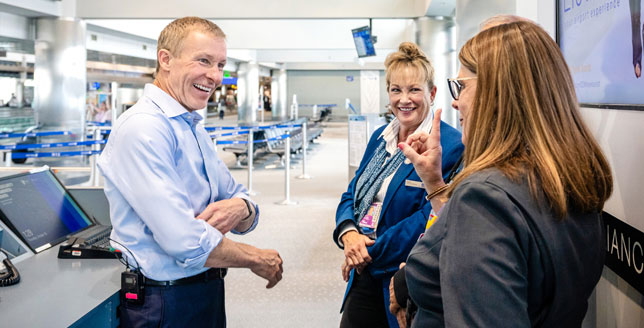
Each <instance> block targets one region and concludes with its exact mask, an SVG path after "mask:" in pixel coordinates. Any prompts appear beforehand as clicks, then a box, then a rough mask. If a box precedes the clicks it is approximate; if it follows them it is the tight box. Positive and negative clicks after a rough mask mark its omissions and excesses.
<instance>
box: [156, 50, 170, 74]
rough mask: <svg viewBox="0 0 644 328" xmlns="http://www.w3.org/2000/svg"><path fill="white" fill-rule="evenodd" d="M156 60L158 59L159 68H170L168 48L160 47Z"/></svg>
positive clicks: (166, 69)
mask: <svg viewBox="0 0 644 328" xmlns="http://www.w3.org/2000/svg"><path fill="white" fill-rule="evenodd" d="M157 60H158V61H159V70H162V71H169V70H170V61H171V60H172V54H171V53H170V51H169V50H168V49H160V50H159V51H158V52H157Z"/></svg>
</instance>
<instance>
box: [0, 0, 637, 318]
mask: <svg viewBox="0 0 644 328" xmlns="http://www.w3.org/2000/svg"><path fill="white" fill-rule="evenodd" d="M497 14H514V15H519V16H523V17H526V18H529V19H531V20H533V21H535V22H537V23H538V24H540V25H541V26H542V27H544V29H545V30H546V31H548V33H549V34H550V35H551V36H552V37H553V38H555V39H557V41H558V42H559V44H560V45H561V47H562V50H563V52H564V55H565V56H566V58H567V60H569V62H568V64H569V66H570V68H571V71H572V73H573V77H574V79H575V83H576V87H577V91H578V95H579V97H580V103H581V104H582V113H583V115H584V118H585V119H586V122H587V123H588V125H589V126H590V128H591V129H592V131H593V133H594V134H595V137H596V138H597V140H598V141H599V143H600V145H601V146H602V148H603V149H604V151H605V153H606V155H607V157H608V159H609V161H610V164H611V166H612V168H613V175H614V183H615V191H614V193H613V195H612V197H611V199H610V200H609V201H608V203H607V204H606V206H605V211H606V212H607V213H608V215H607V216H606V217H608V218H609V220H608V221H607V231H608V235H607V240H606V248H607V250H608V254H607V266H606V267H605V269H604V273H603V275H602V278H601V280H600V282H599V284H598V286H597V287H596V290H595V293H594V294H593V295H592V296H591V298H590V300H589V309H588V313H587V316H586V319H585V321H584V324H583V326H584V327H644V298H643V297H642V273H643V272H644V250H643V248H642V247H643V246H642V245H643V244H644V239H643V238H642V236H643V234H642V231H644V202H642V196H641V194H642V193H641V189H642V187H641V186H642V185H644V172H643V171H642V169H641V167H642V164H641V163H642V161H643V160H644V155H643V154H644V129H642V126H644V111H643V110H642V109H643V108H644V96H642V95H644V78H637V77H636V76H635V74H633V64H632V57H631V56H632V53H631V40H630V37H631V34H630V32H631V31H630V20H629V17H630V15H632V14H633V13H631V11H630V8H629V2H625V1H619V0H609V1H607V0H601V1H600V0H589V1H583V2H581V1H576V0H559V1H555V0H539V1H536V0H535V1H524V0H432V1H415V0H401V1H384V0H351V1H340V0H329V1H324V2H321V1H320V2H309V1H306V2H302V3H301V4H300V5H297V6H293V5H292V2H291V1H286V0H284V1H282V0H278V1H259V0H247V1H238V2H223V1H209V2H207V3H206V2H203V1H196V0H184V1H166V2H163V5H162V6H160V5H159V3H158V2H157V1H152V0H139V1H134V2H133V1H125V0H112V1H104V0H103V1H99V0H62V1H54V0H29V1H25V0H0V137H1V138H0V152H2V154H3V155H2V158H1V159H0V160H1V161H2V163H0V179H2V177H6V176H9V175H15V174H18V173H20V172H24V171H28V170H31V169H34V168H40V167H42V166H43V165H47V166H48V167H50V168H52V171H53V172H54V173H55V174H56V176H57V178H58V179H60V181H61V182H62V183H63V184H64V185H65V187H66V188H67V189H68V190H69V193H70V194H71V196H72V197H73V198H74V200H75V201H77V202H78V204H79V205H80V206H81V207H82V208H83V211H84V212H85V213H86V214H87V215H88V216H91V218H92V219H91V221H92V224H106V225H109V215H108V214H107V207H106V200H105V199H104V197H103V194H102V190H101V187H102V183H103V181H102V177H101V176H100V174H98V173H97V172H96V170H95V169H94V168H95V161H96V156H97V154H98V153H100V150H101V149H102V147H103V146H104V140H105V138H107V137H108V133H109V132H108V131H109V129H110V122H112V121H114V120H115V119H116V118H117V117H118V115H120V114H121V113H122V112H124V111H126V110H127V109H128V108H129V107H130V106H132V105H133V104H134V103H135V102H136V100H137V99H138V98H139V97H140V96H141V94H142V91H143V86H144V84H145V83H149V82H151V81H152V79H153V72H154V70H155V66H156V61H155V59H156V38H157V36H158V33H159V32H160V30H161V29H162V28H163V26H165V25H166V24H167V23H168V22H169V21H171V20H172V19H173V18H176V17H181V16H187V15H196V16H201V17H205V18H209V19H212V20H213V21H214V22H215V23H217V24H218V25H219V26H221V27H222V29H223V31H224V32H225V33H226V34H227V45H228V62H227V64H226V67H225V73H224V81H223V85H222V86H221V88H219V89H218V90H217V91H216V92H215V93H214V94H213V97H212V99H211V101H210V103H209V105H208V108H207V109H205V110H203V111H201V114H202V115H203V116H205V117H206V119H205V121H204V125H205V126H206V127H209V128H210V132H211V133H212V135H213V141H214V142H216V143H217V146H216V147H217V151H218V155H219V156H220V157H221V158H222V160H223V161H224V162H225V163H226V165H227V166H228V168H229V169H230V171H231V172H232V174H233V176H234V177H235V179H237V180H238V181H240V182H242V183H244V184H245V185H247V186H249V187H250V189H251V190H252V192H253V194H254V195H253V196H252V198H253V199H254V200H255V201H256V202H257V203H258V205H259V206H260V208H261V219H260V224H259V225H258V227H257V229H256V230H255V231H254V232H252V233H251V234H248V235H245V236H241V237H239V236H234V237H232V238H233V239H235V240H239V241H243V242H246V243H250V244H252V245H256V246H258V247H262V248H274V249H277V250H278V251H279V252H280V254H281V256H282V258H283V259H284V278H283V280H282V281H281V282H280V283H279V284H278V285H277V286H276V287H275V288H273V289H270V290H267V289H265V288H264V285H265V282H264V280H262V279H260V278H258V277H257V276H255V275H253V274H252V273H251V272H250V271H249V270H245V269H232V270H230V271H229V274H228V275H227V276H226V278H225V284H226V314H227V322H228V326H230V327H337V326H338V323H339V321H340V312H339V310H340V304H341V301H342V297H343V294H344V290H345V286H346V285H345V283H344V282H343V280H342V277H341V273H340V264H341V263H342V260H343V254H342V252H341V251H340V250H339V249H338V248H337V246H335V244H334V243H333V241H332V239H331V232H332V230H333V229H334V226H335V222H334V220H333V218H334V215H335V208H336V206H337V204H338V202H339V199H340V195H341V193H342V192H344V191H345V190H346V185H347V183H348V182H349V180H350V178H351V177H352V175H353V172H354V171H355V169H356V168H357V165H358V163H359V160H360V156H361V155H362V152H363V150H364V146H365V142H366V140H367V138H368V136H369V131H373V129H375V127H377V126H378V125H379V124H383V123H384V122H386V119H387V117H386V115H385V114H386V113H387V102H388V100H387V94H386V90H385V76H384V65H383V62H384V58H385V57H386V55H387V54H388V53H390V52H392V51H394V50H395V49H396V47H397V45H398V44H399V43H400V42H403V41H413V42H416V43H418V44H419V45H420V47H421V48H422V49H423V50H424V51H425V52H426V53H427V55H428V56H429V57H430V58H431V59H432V61H433V64H434V67H435V69H436V77H435V81H436V84H437V87H438V93H437V97H436V105H435V107H434V108H444V109H445V110H444V120H445V121H446V122H447V123H449V124H452V125H454V126H457V125H458V116H457V113H456V112H455V111H453V110H451V109H449V107H450V106H449V105H450V103H451V100H450V99H451V98H450V96H449V92H448V91H447V88H446V85H444V83H443V81H445V79H446V78H448V77H454V76H455V75H456V73H457V71H458V60H457V58H456V56H457V51H458V49H459V48H460V46H461V45H462V44H463V43H464V42H465V41H466V40H467V39H469V38H470V37H471V36H472V35H474V34H475V33H476V32H477V31H478V29H479V24H480V23H481V22H482V21H483V20H484V19H486V18H488V17H490V16H493V15H497ZM638 14H639V13H638ZM609 26H610V28H609ZM365 27H366V28H365ZM352 31H353V34H352ZM366 31H368V32H370V33H368V34H367V33H366ZM365 35H368V36H367V37H365ZM354 36H355V39H354ZM372 36H375V37H377V39H372V38H371V37H372ZM584 38H585V39H584ZM373 41H375V42H373ZM370 42H371V44H370ZM606 49H609V50H610V51H607V50H606ZM372 50H373V52H375V55H373V56H370V55H371V54H372ZM607 58H610V60H608V59H607ZM592 74H595V75H592ZM595 78H596V79H598V80H597V81H596V80H593V79H595ZM598 81H601V82H598ZM599 84H601V85H606V87H604V88H602V89H601V91H599V92H594V91H593V90H594V89H592V88H593V87H596V86H598V85H599ZM611 96H612V97H613V98H611ZM248 127H253V128H252V129H250V131H251V132H249V129H248ZM287 136H288V142H289V144H290V145H289V147H288V148H287V146H286V137H287ZM249 137H251V138H252V139H250V140H262V141H261V142H259V143H254V145H255V146H254V148H255V149H254V150H253V151H252V154H253V155H252V157H253V160H252V164H253V165H252V166H251V167H250V168H249V160H248V148H247V144H244V142H248V141H249ZM72 143H75V144H72ZM30 147H31V148H30ZM287 149H288V150H287ZM285 153H286V155H285ZM287 168H288V169H287ZM6 188H7V186H6V185H5V184H2V181H0V203H1V202H3V199H4V201H6V197H8V196H7V195H8V191H7V189H6ZM36 198H37V197H36V196H34V200H35V199H36ZM46 198H47V197H45V198H43V200H45V199H46ZM24 213H25V215H27V214H29V213H30V207H29V206H25V209H24ZM31 214H33V213H31ZM85 220H86V219H82V221H85ZM10 230H11V229H9V228H7V226H6V225H3V226H0V246H2V247H3V248H4V247H7V248H8V247H13V248H18V249H22V251H21V252H20V254H15V255H17V256H16V257H15V258H14V262H15V263H14V264H15V266H16V268H17V269H18V270H19V272H20V274H21V281H20V282H19V283H18V284H16V285H13V286H9V287H1V288H0V320H1V321H2V323H0V326H5V324H7V326H24V327H64V326H78V327H96V326H104V327H115V326H117V325H118V319H117V318H116V316H115V314H114V311H115V308H116V306H117V304H118V297H115V295H118V290H119V288H120V272H121V271H122V270H123V266H122V264H120V263H119V262H118V261H117V260H116V259H114V260H111V259H58V258H57V253H58V246H54V247H51V248H49V249H44V250H42V251H38V252H36V254H33V253H34V252H30V251H29V245H25V244H24V243H23V244H20V241H19V239H20V238H17V236H15V235H12V233H11V231H10ZM16 240H17V241H16ZM7 245H9V246H7ZM12 257H13V256H12ZM1 259H4V256H3V255H0V260H1ZM609 266H610V267H609Z"/></svg>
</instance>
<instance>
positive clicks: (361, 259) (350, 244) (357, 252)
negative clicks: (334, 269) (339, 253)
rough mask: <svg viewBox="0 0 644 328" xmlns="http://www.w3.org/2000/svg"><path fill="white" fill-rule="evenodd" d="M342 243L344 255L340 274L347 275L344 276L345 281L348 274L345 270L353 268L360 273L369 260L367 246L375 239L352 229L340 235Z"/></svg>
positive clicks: (348, 270)
mask: <svg viewBox="0 0 644 328" xmlns="http://www.w3.org/2000/svg"><path fill="white" fill-rule="evenodd" d="M342 243H343V244H344V256H345V264H344V266H343V268H342V272H343V274H342V276H343V278H345V277H347V278H345V281H347V280H348V276H347V275H346V274H345V272H350V271H351V269H354V268H355V269H356V270H357V271H358V273H361V272H362V270H363V269H364V268H365V267H366V266H367V264H369V263H370V262H371V256H369V252H368V251H367V246H371V245H373V244H374V243H375V241H374V240H371V239H370V238H369V237H367V236H365V235H362V234H360V233H358V232H357V231H353V230H352V231H348V232H346V233H345V234H344V235H342Z"/></svg>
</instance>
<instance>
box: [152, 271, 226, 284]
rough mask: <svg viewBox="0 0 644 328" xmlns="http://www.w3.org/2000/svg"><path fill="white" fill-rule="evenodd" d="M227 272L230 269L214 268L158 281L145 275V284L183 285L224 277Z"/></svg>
mask: <svg viewBox="0 0 644 328" xmlns="http://www.w3.org/2000/svg"><path fill="white" fill-rule="evenodd" d="M226 273H228V269H226V268H213V269H210V270H208V271H204V272H202V273H200V274H197V275H194V276H192V277H186V278H181V279H177V280H166V281H158V280H153V279H150V278H146V277H144V279H143V281H144V285H146V286H181V285H190V284H195V283H199V282H206V281H210V280H215V279H224V277H225V276H226Z"/></svg>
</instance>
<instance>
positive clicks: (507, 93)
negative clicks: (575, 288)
mask: <svg viewBox="0 0 644 328" xmlns="http://www.w3.org/2000/svg"><path fill="white" fill-rule="evenodd" d="M459 60H460V62H461V64H462V65H463V66H465V67H466V68H467V69H469V70H470V71H472V72H473V73H475V74H476V75H477V80H476V83H477V89H476V95H475V97H474V103H473V105H472V110H471V113H470V114H469V122H468V124H467V126H466V127H465V128H466V129H467V133H466V136H467V139H466V144H467V147H466V149H465V154H464V160H465V165H466V167H465V169H464V170H463V172H462V173H461V174H460V175H459V176H458V177H457V178H456V179H455V181H454V183H453V186H452V187H451V189H452V190H453V189H454V187H456V185H458V183H459V182H461V181H463V179H465V178H466V177H467V176H468V175H471V174H472V173H474V172H477V171H480V170H483V169H486V168H490V167H496V168H498V169H500V170H501V171H502V172H503V173H504V174H505V175H506V176H508V177H509V178H510V179H512V180H515V181H516V180H518V179H519V178H520V177H521V176H526V178H527V181H528V184H529V186H530V190H531V192H532V195H533V196H534V197H535V198H537V199H539V198H540V197H539V195H540V194H541V192H543V194H544V195H545V198H546V200H547V201H548V203H549V205H550V206H551V207H552V209H553V211H554V212H555V213H556V214H557V215H558V216H559V217H561V218H563V217H564V216H565V215H566V214H567V211H568V210H569V209H570V208H572V209H574V210H577V211H582V212H588V211H597V210H601V208H602V207H603V205H604V202H605V201H606V199H607V198H608V197H609V196H610V194H611V192H612V188H613V182H612V175H611V170H610V166H609V164H608V162H607V161H606V158H605V157H604V155H603V153H602V151H601V149H600V148H599V145H598V144H597V142H596V141H595V139H594V138H593V136H592V135H591V133H590V132H589V130H588V128H587V127H586V125H585V124H584V122H583V119H582V117H581V114H580V112H579V105H578V103H577V97H576V95H575V89H574V87H573V81H572V77H571V76H570V71H569V69H568V66H567V65H566V63H565V61H564V58H563V56H562V54H561V52H560V50H559V47H558V46H557V44H555V42H554V41H553V40H552V39H551V38H550V36H548V34H547V33H546V32H545V31H544V30H543V29H542V28H541V27H539V26H537V25H536V24H534V23H530V22H514V23H508V24H503V25H499V26H496V27H492V28H490V29H488V30H485V31H483V32H481V33H479V34H478V35H476V36H475V37H473V38H472V39H470V40H469V41H468V42H467V43H466V44H465V45H464V46H463V48H462V49H461V52H460V54H459Z"/></svg>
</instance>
